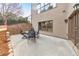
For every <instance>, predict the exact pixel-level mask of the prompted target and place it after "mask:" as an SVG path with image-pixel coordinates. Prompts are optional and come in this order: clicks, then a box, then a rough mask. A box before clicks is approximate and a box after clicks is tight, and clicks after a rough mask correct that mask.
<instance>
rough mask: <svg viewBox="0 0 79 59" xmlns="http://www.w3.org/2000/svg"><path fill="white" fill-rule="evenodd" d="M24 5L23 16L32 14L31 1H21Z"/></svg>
mask: <svg viewBox="0 0 79 59" xmlns="http://www.w3.org/2000/svg"><path fill="white" fill-rule="evenodd" d="M21 5H22V11H23V15H22V16H23V17H27V16H29V15H31V3H21Z"/></svg>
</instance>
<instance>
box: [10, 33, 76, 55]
mask: <svg viewBox="0 0 79 59" xmlns="http://www.w3.org/2000/svg"><path fill="white" fill-rule="evenodd" d="M9 39H10V40H11V44H12V46H13V51H14V56H76V53H75V51H74V49H73V48H72V47H71V45H70V44H69V43H68V41H67V40H64V39H60V38H56V37H51V36H46V35H42V34H40V38H39V39H36V42H33V41H31V40H27V39H22V35H20V34H18V35H13V36H11V37H10V38H9Z"/></svg>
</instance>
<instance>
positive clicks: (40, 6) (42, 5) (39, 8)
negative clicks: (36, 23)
mask: <svg viewBox="0 0 79 59" xmlns="http://www.w3.org/2000/svg"><path fill="white" fill-rule="evenodd" d="M55 7H56V3H39V4H37V13H38V14H39V13H41V12H45V11H47V10H50V9H52V8H55Z"/></svg>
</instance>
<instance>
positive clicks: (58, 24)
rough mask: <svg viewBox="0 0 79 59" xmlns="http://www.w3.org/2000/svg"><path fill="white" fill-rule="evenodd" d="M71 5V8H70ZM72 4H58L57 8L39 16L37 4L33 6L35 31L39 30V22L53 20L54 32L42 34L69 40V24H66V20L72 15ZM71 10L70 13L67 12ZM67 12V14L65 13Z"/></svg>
mask: <svg viewBox="0 0 79 59" xmlns="http://www.w3.org/2000/svg"><path fill="white" fill-rule="evenodd" d="M68 5H69V6H68ZM71 5H72V4H67V3H58V4H57V7H56V8H54V9H51V10H48V11H46V12H43V13H40V14H37V11H36V4H32V24H33V27H34V28H35V30H36V31H37V30H38V22H40V21H46V20H53V32H52V33H48V32H42V31H41V33H43V34H47V35H52V36H57V37H62V38H67V37H68V36H67V35H68V24H67V23H65V21H64V20H65V19H67V17H68V16H69V14H70V10H72V9H71V8H69V7H71ZM68 9H70V10H69V11H66V10H68ZM64 11H65V12H64Z"/></svg>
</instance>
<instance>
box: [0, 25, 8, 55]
mask: <svg viewBox="0 0 79 59" xmlns="http://www.w3.org/2000/svg"><path fill="white" fill-rule="evenodd" d="M5 27H6V26H0V56H6V55H8V54H9V47H8V40H7V37H6V32H7V27H6V28H5Z"/></svg>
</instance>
